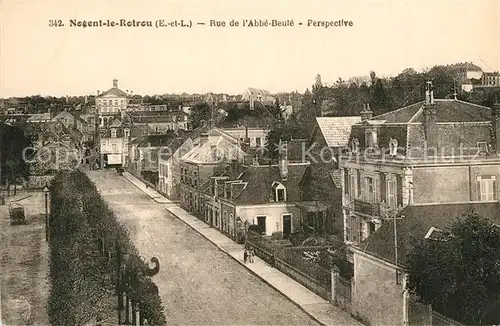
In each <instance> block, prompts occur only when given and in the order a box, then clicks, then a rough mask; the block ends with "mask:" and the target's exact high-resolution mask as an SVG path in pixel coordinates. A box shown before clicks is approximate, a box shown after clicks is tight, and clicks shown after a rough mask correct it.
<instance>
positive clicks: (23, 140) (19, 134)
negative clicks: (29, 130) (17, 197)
mask: <svg viewBox="0 0 500 326" xmlns="http://www.w3.org/2000/svg"><path fill="white" fill-rule="evenodd" d="M31 147H32V144H31V141H30V140H29V139H28V138H27V137H26V136H25V135H24V132H23V130H22V129H20V128H18V127H12V126H9V125H6V124H3V123H0V184H4V183H5V184H6V185H7V192H8V193H9V194H10V185H11V184H12V183H13V184H14V185H16V184H17V182H18V181H22V180H27V179H28V178H29V165H28V162H27V159H28V158H29V156H30V154H32V152H31V151H30V150H29V149H30V148H31ZM14 192H16V188H15V187H14Z"/></svg>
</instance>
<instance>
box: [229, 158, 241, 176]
mask: <svg viewBox="0 0 500 326" xmlns="http://www.w3.org/2000/svg"><path fill="white" fill-rule="evenodd" d="M239 174H240V163H239V162H238V160H234V159H233V160H231V163H230V166H229V180H236V179H237V178H238V176H239Z"/></svg>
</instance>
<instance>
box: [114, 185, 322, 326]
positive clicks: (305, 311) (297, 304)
mask: <svg viewBox="0 0 500 326" xmlns="http://www.w3.org/2000/svg"><path fill="white" fill-rule="evenodd" d="M123 177H124V178H125V179H126V180H127V181H128V182H130V183H131V184H133V185H134V186H136V187H137V188H138V189H139V190H141V191H142V192H143V193H144V194H146V195H148V194H147V193H145V192H144V191H143V190H142V189H141V188H140V187H139V186H138V185H136V184H135V183H133V182H132V181H130V180H129V178H127V177H126V176H123ZM148 196H149V195H148ZM149 198H151V199H152V200H153V201H154V202H155V203H157V204H165V203H159V202H157V201H156V200H154V198H152V197H151V196H149ZM165 210H166V211H168V212H169V213H170V214H172V215H173V216H175V218H177V219H178V220H180V221H181V222H182V223H184V224H186V225H187V226H189V227H190V228H191V229H193V230H194V231H196V233H198V234H200V235H201V236H203V237H204V238H205V239H207V240H208V241H209V242H210V243H211V244H213V245H214V246H215V247H216V248H217V249H219V250H220V251H221V252H223V253H225V254H226V255H227V256H228V257H230V258H231V259H233V260H235V261H236V262H238V263H239V264H240V265H242V266H244V267H245V269H246V270H247V271H249V272H250V273H251V274H253V275H255V276H256V277H257V278H259V279H260V280H262V281H263V282H264V283H266V284H267V285H269V286H270V287H271V288H273V289H274V290H275V291H276V292H278V293H279V294H281V295H282V296H283V297H284V298H285V299H287V300H288V301H290V302H291V303H292V304H294V305H295V306H296V307H297V308H299V309H300V310H302V311H303V312H304V313H305V314H306V315H308V316H309V317H311V318H312V319H313V320H314V321H315V322H317V323H318V324H320V325H322V326H327V324H325V323H324V322H322V321H320V320H319V319H318V318H317V317H316V316H314V315H312V314H311V313H309V312H308V311H307V310H306V309H305V308H304V307H302V306H301V305H300V304H299V303H297V302H296V301H295V300H293V299H292V298H290V297H288V296H287V295H286V294H284V293H283V292H282V291H281V290H279V289H278V288H276V287H275V286H274V285H272V284H271V283H269V282H268V281H267V280H266V279H265V278H263V277H262V276H260V275H259V274H257V273H256V272H254V271H253V270H251V269H250V268H248V267H247V266H246V265H245V264H244V263H243V262H241V261H240V260H239V259H237V258H236V257H233V256H231V255H230V254H229V253H228V252H227V251H225V250H224V249H222V248H221V247H220V246H219V245H218V244H216V243H215V242H213V241H212V240H210V239H209V238H208V237H207V236H206V235H204V234H203V233H201V232H200V231H198V230H197V229H196V228H195V227H194V226H192V225H190V224H189V223H188V222H186V221H184V220H183V219H182V218H180V217H179V216H178V215H177V214H175V213H174V212H172V211H171V210H170V209H168V207H165ZM200 221H201V220H200ZM202 222H203V221H202ZM327 302H328V301H327Z"/></svg>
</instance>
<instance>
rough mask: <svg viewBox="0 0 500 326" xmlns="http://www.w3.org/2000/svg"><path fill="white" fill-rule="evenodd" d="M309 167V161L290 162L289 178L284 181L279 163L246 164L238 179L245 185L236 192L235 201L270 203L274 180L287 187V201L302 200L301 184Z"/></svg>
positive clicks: (255, 203) (250, 203)
mask: <svg viewBox="0 0 500 326" xmlns="http://www.w3.org/2000/svg"><path fill="white" fill-rule="evenodd" d="M308 167H309V164H308V163H300V164H293V163H289V164H288V176H287V180H286V181H282V180H281V175H280V170H279V168H278V166H277V165H271V166H269V165H267V166H266V165H258V166H245V167H244V170H243V174H242V175H241V177H240V178H239V179H238V180H241V181H242V182H243V183H244V184H245V185H244V186H242V189H241V192H239V193H235V196H234V202H235V203H238V204H248V205H258V204H266V203H270V202H271V201H270V198H271V195H272V188H271V187H272V184H273V182H274V181H277V182H280V183H282V184H283V185H284V186H285V187H286V196H287V202H298V201H300V187H299V184H300V181H301V180H302V178H303V176H304V173H305V172H306V170H307V168H308Z"/></svg>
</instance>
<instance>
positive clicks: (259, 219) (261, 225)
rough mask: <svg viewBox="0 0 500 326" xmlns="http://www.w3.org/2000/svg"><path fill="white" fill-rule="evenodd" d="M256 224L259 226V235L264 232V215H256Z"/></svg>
mask: <svg viewBox="0 0 500 326" xmlns="http://www.w3.org/2000/svg"><path fill="white" fill-rule="evenodd" d="M257 225H258V227H259V233H260V234H261V235H265V234H266V217H265V216H257Z"/></svg>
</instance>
